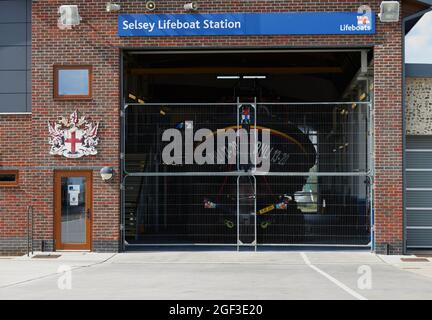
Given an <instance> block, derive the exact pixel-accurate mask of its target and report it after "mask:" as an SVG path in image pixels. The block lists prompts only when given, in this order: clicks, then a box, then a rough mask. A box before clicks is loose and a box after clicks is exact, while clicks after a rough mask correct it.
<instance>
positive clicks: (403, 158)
mask: <svg viewBox="0 0 432 320" xmlns="http://www.w3.org/2000/svg"><path fill="white" fill-rule="evenodd" d="M430 11H432V7H430V8H428V9H425V10H422V11H420V12H417V13H415V14H412V15H410V16H407V17H405V18H403V19H402V139H403V141H402V188H403V191H402V192H403V197H402V209H403V226H402V227H403V236H402V243H403V245H402V250H403V252H402V254H404V255H405V254H406V253H407V246H406V245H407V243H406V239H407V231H406V225H407V216H406V209H405V204H406V192H405V190H406V172H405V169H406V152H405V150H406V118H405V116H406V70H405V30H406V29H405V26H406V23H407V22H408V21H410V20H412V19H417V18H420V19H421V17H423V16H424V15H425V14H426V13H428V12H430Z"/></svg>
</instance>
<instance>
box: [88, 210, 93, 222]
mask: <svg viewBox="0 0 432 320" xmlns="http://www.w3.org/2000/svg"><path fill="white" fill-rule="evenodd" d="M91 218H92V216H91V209H87V219H89V220H91Z"/></svg>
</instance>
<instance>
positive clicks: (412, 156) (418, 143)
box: [405, 136, 432, 250]
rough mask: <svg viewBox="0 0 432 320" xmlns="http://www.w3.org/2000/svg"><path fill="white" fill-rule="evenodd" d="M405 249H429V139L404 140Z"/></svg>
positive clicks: (431, 175)
mask: <svg viewBox="0 0 432 320" xmlns="http://www.w3.org/2000/svg"><path fill="white" fill-rule="evenodd" d="M406 142H407V149H406V173H405V178H406V180H405V186H406V191H405V204H406V207H405V213H406V240H407V249H411V250H415V249H430V248H432V136H407V140H406Z"/></svg>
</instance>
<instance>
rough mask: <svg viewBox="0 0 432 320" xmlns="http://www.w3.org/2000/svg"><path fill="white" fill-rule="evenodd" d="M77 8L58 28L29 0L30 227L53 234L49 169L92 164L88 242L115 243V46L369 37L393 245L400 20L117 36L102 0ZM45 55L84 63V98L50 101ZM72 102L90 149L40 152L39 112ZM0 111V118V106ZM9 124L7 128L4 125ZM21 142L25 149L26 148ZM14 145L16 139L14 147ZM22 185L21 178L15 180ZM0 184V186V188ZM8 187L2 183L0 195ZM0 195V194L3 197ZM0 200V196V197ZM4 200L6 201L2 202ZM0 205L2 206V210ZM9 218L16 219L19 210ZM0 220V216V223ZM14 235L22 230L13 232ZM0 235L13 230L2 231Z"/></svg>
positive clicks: (323, 4)
mask: <svg viewBox="0 0 432 320" xmlns="http://www.w3.org/2000/svg"><path fill="white" fill-rule="evenodd" d="M380 2H381V1H366V2H365V1H347V0H333V1H331V0H329V1H316V0H305V1H297V0H286V1H282V0H281V1H263V0H250V1H245V0H243V1H239V0H237V1H234V0H226V1H225V0H224V1H219V0H217V1H216V0H213V1H200V6H201V7H200V12H282V11H356V10H357V8H358V7H359V6H360V5H363V4H369V5H370V6H371V7H372V8H373V10H374V11H378V8H379V4H380ZM73 3H74V4H77V5H78V6H79V10H80V14H81V16H82V18H83V20H82V22H81V24H80V25H79V26H77V27H75V28H74V29H73V30H59V29H58V27H57V17H58V14H57V10H58V7H59V6H60V5H62V4H64V3H63V1H54V0H53V1H38V2H33V12H32V21H33V27H32V33H33V39H32V45H33V60H32V77H33V82H32V90H33V98H32V104H33V106H32V108H33V114H32V117H31V124H30V123H29V120H28V118H27V119H26V120H23V123H25V124H26V125H27V126H29V125H31V131H27V132H28V133H30V132H31V141H30V142H29V144H28V145H25V146H23V145H22V144H20V146H19V147H18V149H20V151H19V153H22V154H25V155H27V154H28V156H27V158H29V159H31V161H32V167H33V169H31V170H30V171H31V172H29V179H30V180H31V182H30V183H29V184H30V185H33V186H34V192H32V193H31V197H30V198H31V200H32V203H33V205H34V207H35V211H36V212H37V215H38V218H37V229H36V231H37V237H38V239H45V240H50V239H52V234H53V230H52V228H53V223H52V215H53V195H52V194H53V171H54V170H55V169H64V168H70V167H86V168H88V167H89V168H93V169H94V184H95V192H94V206H95V208H94V209H95V210H94V219H95V226H94V230H93V239H94V248H95V249H96V250H99V249H100V250H103V251H106V250H110V248H111V249H113V250H114V249H115V248H114V247H115V246H116V243H117V241H118V238H119V231H118V229H119V228H118V222H119V211H120V210H119V189H118V182H119V181H118V176H119V160H118V158H119V139H120V136H119V99H120V96H119V85H120V83H119V77H120V74H119V71H120V70H119V68H120V65H119V57H120V52H121V51H120V48H121V47H128V48H132V47H136V48H144V49H145V48H155V47H157V48H171V47H176V48H182V47H194V48H204V47H222V46H223V47H249V46H254V47H262V48H265V47H268V46H280V47H285V48H291V47H293V48H294V47H295V48H298V47H324V46H325V47H331V46H333V47H339V46H343V47H359V46H364V47H374V54H375V56H374V69H375V83H374V88H375V99H376V100H375V113H376V136H375V143H376V159H375V161H376V182H377V187H376V211H375V214H376V223H377V228H376V235H377V237H376V241H377V244H378V248H380V249H382V248H383V246H384V244H386V243H388V244H390V247H391V252H392V253H400V252H401V250H402V240H403V239H402V234H403V232H402V79H401V74H402V60H401V59H402V51H401V25H400V23H389V24H381V23H380V22H379V21H378V22H377V34H376V35H374V36H367V35H362V36H351V35H338V36H332V35H329V36H295V35H293V36H219V37H150V38H144V37H135V38H119V37H117V14H113V13H107V12H105V3H106V1H105V0H93V1H84V0H76V1H74V2H73ZM183 4H184V1H178V0H159V1H157V9H156V11H155V13H181V12H183V9H182V5H183ZM121 5H122V12H125V13H126V12H127V13H134V12H137V13H144V12H146V10H145V7H144V6H145V1H143V0H134V1H129V0H127V1H126V0H125V1H122V2H121ZM53 64H91V65H93V67H94V92H93V99H92V100H91V101H54V100H53V98H52V81H53V79H52V78H53V77H52V67H53ZM75 109H78V110H79V112H80V113H82V114H86V115H89V116H91V117H92V118H93V120H97V121H100V122H101V127H100V139H101V141H100V147H99V149H98V150H99V154H98V155H97V156H94V157H86V158H83V159H78V160H68V159H65V158H61V157H54V156H50V155H49V145H48V144H47V134H48V133H47V121H49V120H50V121H52V120H55V119H56V118H57V117H59V116H64V115H68V114H70V113H71V112H72V111H74V110H75ZM0 119H4V118H3V117H2V116H0ZM13 131H14V132H16V133H17V132H18V131H17V129H13ZM29 145H31V150H27V149H26V148H28V147H29ZM21 148H25V149H22V150H21ZM104 165H108V166H112V167H114V169H115V172H116V180H115V181H112V182H109V183H103V182H101V180H100V177H99V175H98V170H99V168H100V167H101V166H104ZM22 187H23V188H24V185H22ZM2 192H4V190H2ZM13 197H14V195H13V194H11V193H8V194H7V195H6V198H5V197H3V198H4V199H6V202H8V203H12V201H11V200H13ZM3 202H4V200H3ZM3 206H4V204H3ZM12 207H13V206H11V209H12ZM11 209H8V210H11ZM16 224H22V221H20V220H19V219H18V220H17V221H16ZM0 228H2V226H0ZM13 228H14V227H13ZM19 235H21V236H22V235H23V232H19ZM10 236H11V237H12V236H15V235H13V234H10Z"/></svg>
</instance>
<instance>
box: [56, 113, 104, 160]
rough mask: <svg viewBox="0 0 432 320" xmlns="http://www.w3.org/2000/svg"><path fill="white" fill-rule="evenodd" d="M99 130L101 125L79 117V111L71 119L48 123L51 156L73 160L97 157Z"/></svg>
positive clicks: (65, 118) (63, 118) (64, 118)
mask: <svg viewBox="0 0 432 320" xmlns="http://www.w3.org/2000/svg"><path fill="white" fill-rule="evenodd" d="M98 128H99V123H95V122H92V121H89V120H88V119H87V118H86V117H84V116H83V117H78V112H77V111H75V112H73V113H72V114H71V115H70V116H69V117H61V118H60V119H58V120H57V121H56V122H54V123H48V129H49V134H50V137H49V139H48V142H49V144H50V145H51V150H50V154H51V155H60V156H64V157H66V158H72V159H76V158H81V157H83V156H94V155H96V154H97V150H96V146H97V145H98V144H99V138H98V136H97V134H98Z"/></svg>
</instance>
